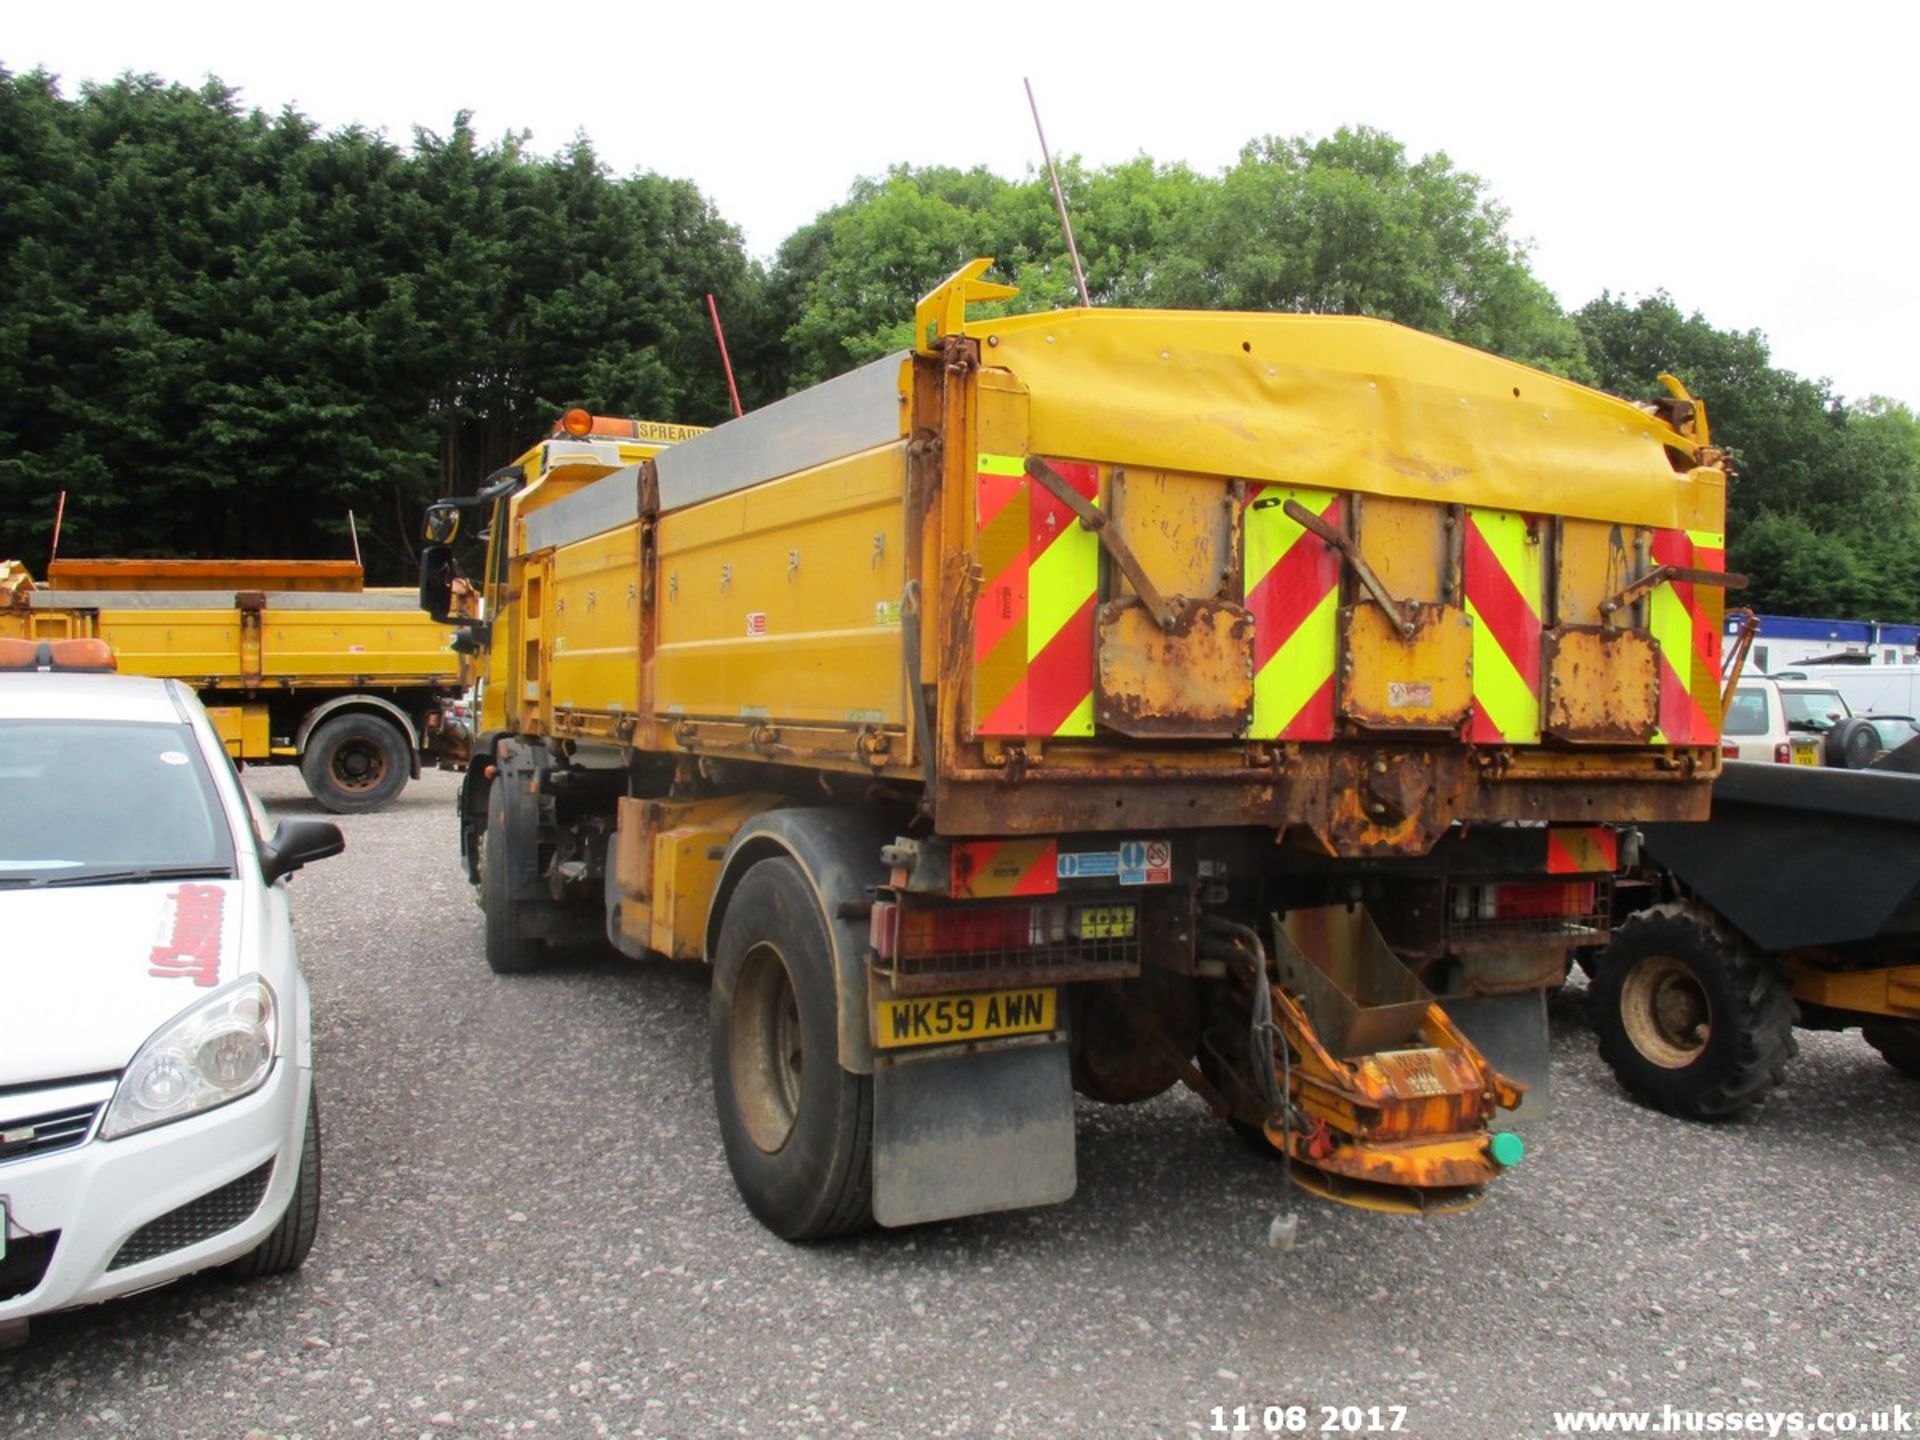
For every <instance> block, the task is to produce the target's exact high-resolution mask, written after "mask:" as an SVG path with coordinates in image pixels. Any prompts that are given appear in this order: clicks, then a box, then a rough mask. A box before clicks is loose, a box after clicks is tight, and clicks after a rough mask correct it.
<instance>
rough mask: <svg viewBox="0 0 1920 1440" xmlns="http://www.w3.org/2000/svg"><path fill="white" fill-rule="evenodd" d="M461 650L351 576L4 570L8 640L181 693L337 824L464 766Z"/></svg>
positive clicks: (328, 569) (239, 754)
mask: <svg viewBox="0 0 1920 1440" xmlns="http://www.w3.org/2000/svg"><path fill="white" fill-rule="evenodd" d="M454 634H455V632H454V630H453V628H452V627H451V625H450V624H449V623H448V622H447V621H436V620H434V619H432V618H431V617H429V616H428V615H427V614H426V613H425V612H424V611H422V610H421V609H420V605H419V599H418V597H417V596H416V595H415V594H414V592H412V591H410V590H367V589H364V588H362V571H361V567H360V565H359V564H358V563H357V562H355V561H351V560H56V561H54V562H53V563H52V564H51V565H49V566H48V568H47V584H46V585H45V586H36V585H34V583H33V581H32V580H31V578H29V577H28V576H27V574H26V572H25V571H24V570H23V569H21V568H20V567H19V566H18V565H15V564H11V563H7V564H0V635H6V636H12V637H14V638H16V639H35V640H61V639H67V638H72V637H95V638H98V639H102V640H105V641H106V642H107V643H108V644H109V645H110V646H112V647H113V651H114V656H115V660H116V663H117V664H118V666H119V668H120V670H121V672H122V673H124V674H132V675H159V676H165V677H169V678H173V679H179V680H184V681H185V682H186V683H188V684H189V685H192V686H193V687H194V688H195V689H197V690H198V691H199V693H200V698H201V699H202V700H203V701H204V702H205V703H206V706H207V712H208V714H210V715H211V716H212V717H213V722H214V724H215V725H216V726H217V727H218V728H219V731H220V735H221V738H222V739H223V740H225V741H226V745H227V750H228V752H229V753H230V754H232V755H233V757H234V758H235V759H237V760H242V761H246V762H247V763H249V764H264V763H280V762H285V763H297V764H298V765H299V766H300V770H301V774H302V775H303V776H304V778H305V779H306V782H307V788H308V789H309V790H311V791H312V792H313V796H314V798H315V799H316V800H318V801H319V802H320V803H321V804H322V805H324V806H326V807H327V808H328V809H329V810H334V811H341V812H352V811H362V810H374V809H378V808H379V807H380V806H382V805H384V804H386V803H387V802H388V801H390V800H392V799H393V798H394V797H395V796H396V795H398V794H399V793H400V792H401V790H402V789H404V788H405V787H406V783H407V780H408V778H409V777H411V776H415V775H418V774H419V773H420V756H421V754H422V753H427V754H431V755H439V754H441V753H443V752H451V754H452V755H453V756H455V757H456V758H463V757H464V754H465V743H466V733H465V729H464V727H463V726H462V725H461V724H459V723H458V722H456V721H454V720H453V719H451V718H450V717H449V716H448V715H447V713H446V711H445V708H444V706H445V702H447V701H449V700H452V699H454V698H456V697H458V696H459V695H460V694H461V692H462V691H463V690H464V689H465V688H466V685H467V683H468V682H467V680H466V678H465V677H464V674H463V670H462V665H463V661H462V657H461V656H459V655H457V654H455V653H454V651H453V650H451V649H450V648H449V643H450V641H451V640H452V639H453V638H454Z"/></svg>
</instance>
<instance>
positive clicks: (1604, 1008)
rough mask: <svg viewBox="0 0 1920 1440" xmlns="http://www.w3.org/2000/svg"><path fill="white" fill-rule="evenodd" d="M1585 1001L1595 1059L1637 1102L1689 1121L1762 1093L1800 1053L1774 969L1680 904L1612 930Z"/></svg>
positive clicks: (1731, 1111)
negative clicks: (1589, 1012)
mask: <svg viewBox="0 0 1920 1440" xmlns="http://www.w3.org/2000/svg"><path fill="white" fill-rule="evenodd" d="M1598 969H1599V974H1598V977H1597V978H1596V979H1595V981H1594V985H1593V996H1592V1000H1591V1002H1590V1003H1591V1006H1592V1019H1593V1028H1594V1030H1595V1031H1596V1032H1597V1033H1598V1035H1599V1037H1600V1058H1601V1059H1603V1060H1605V1061H1606V1062H1607V1064H1608V1065H1609V1066H1611V1067H1612V1069H1613V1073H1614V1077H1615V1078H1616V1079H1618V1080H1619V1082H1620V1083H1621V1085H1622V1086H1624V1087H1625V1088H1626V1089H1627V1091H1628V1092H1629V1093H1631V1094H1632V1095H1634V1096H1635V1097H1636V1098H1637V1099H1639V1100H1641V1101H1643V1102H1645V1103H1646V1104H1648V1105H1652V1106H1653V1107H1654V1108H1656V1109H1659V1110H1664V1111H1666V1112H1667V1113H1668V1114H1670V1115H1678V1116H1681V1117H1683V1118H1685V1119H1689V1120H1717V1119H1721V1118H1724V1117H1726V1116H1730V1115H1736V1114H1738V1113H1739V1112H1740V1111H1742V1110H1745V1109H1747V1108H1748V1107H1749V1106H1751V1105H1754V1104H1757V1103H1758V1102H1759V1101H1761V1100H1762V1099H1764V1098H1765V1097H1766V1094H1767V1092H1768V1091H1770V1090H1772V1089H1773V1087H1774V1086H1776V1085H1778V1084H1779V1083H1780V1082H1781V1080H1782V1079H1783V1078H1784V1076H1785V1071H1786V1064H1787V1061H1788V1060H1790V1059H1791V1058H1792V1057H1793V1056H1794V1055H1796V1054H1798V1053H1799V1047H1798V1046H1797V1045H1796V1044H1795V1042H1794V1038H1793V1025H1794V1020H1795V1018H1796V1015H1795V1010H1794V1005H1793V999H1792V997H1791V996H1790V995H1789V994H1788V993H1787V987H1786V985H1785V983H1784V982H1783V981H1782V980H1781V978H1780V974H1779V971H1778V970H1777V969H1776V968H1775V966H1774V965H1773V963H1772V962H1771V961H1770V960H1769V959H1767V958H1766V957H1765V956H1763V955H1758V954H1755V953H1754V952H1753V951H1752V950H1750V949H1749V948H1748V947H1747V946H1745V945H1744V944H1742V943H1740V942H1739V941H1738V940H1736V939H1735V938H1733V937H1732V936H1729V935H1726V934H1723V933H1722V932H1721V931H1720V930H1719V929H1718V928H1716V927H1715V926H1714V925H1713V924H1712V923H1711V922H1710V921H1708V920H1707V919H1706V917H1704V916H1703V915H1701V914H1699V913H1698V912H1697V911H1694V910H1692V909H1690V908H1689V907H1688V906H1686V905H1681V904H1669V905H1656V906H1655V907H1654V908H1652V909H1651V910H1643V911H1642V912H1641V913H1640V914H1638V915H1635V916H1634V917H1633V918H1632V919H1630V920H1628V921H1627V922H1626V924H1624V925H1622V926H1621V927H1620V928H1619V929H1618V930H1617V931H1615V932H1614V937H1613V943H1612V944H1611V945H1609V946H1608V947H1607V948H1606V950H1605V951H1603V952H1602V953H1601V955H1600V958H1599V966H1598Z"/></svg>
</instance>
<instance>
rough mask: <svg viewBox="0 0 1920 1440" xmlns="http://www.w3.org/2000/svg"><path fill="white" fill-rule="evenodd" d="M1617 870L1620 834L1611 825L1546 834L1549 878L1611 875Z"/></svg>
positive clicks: (1551, 830)
mask: <svg viewBox="0 0 1920 1440" xmlns="http://www.w3.org/2000/svg"><path fill="white" fill-rule="evenodd" d="M1619 868H1620V834H1619V832H1618V831H1617V830H1615V829H1613V827H1612V826H1610V825H1582V826H1578V827H1573V828H1566V829H1559V828H1555V829H1550V830H1548V831H1547V873H1548V874H1549V875H1600V874H1606V875H1610V874H1612V873H1613V872H1614V871H1615V870H1618V869H1619Z"/></svg>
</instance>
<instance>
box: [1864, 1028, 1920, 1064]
mask: <svg viewBox="0 0 1920 1440" xmlns="http://www.w3.org/2000/svg"><path fill="white" fill-rule="evenodd" d="M1860 1033H1861V1034H1862V1035H1864V1036H1865V1037H1866V1040H1867V1044H1869V1045H1871V1046H1872V1047H1873V1048H1874V1049H1876V1050H1878V1051H1879V1052H1880V1058H1881V1059H1882V1060H1884V1061H1886V1062H1887V1064H1889V1065H1891V1066H1893V1068H1894V1069H1896V1070H1898V1071H1899V1072H1900V1073H1901V1074H1902V1075H1911V1076H1912V1077H1913V1078H1914V1079H1916V1080H1920V1021H1916V1020H1896V1019H1894V1018H1893V1017H1892V1016H1875V1017H1874V1018H1873V1019H1871V1020H1868V1021H1867V1022H1866V1023H1864V1024H1863V1025H1861V1027H1860Z"/></svg>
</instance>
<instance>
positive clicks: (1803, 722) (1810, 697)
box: [1780, 690, 1847, 730]
mask: <svg viewBox="0 0 1920 1440" xmlns="http://www.w3.org/2000/svg"><path fill="white" fill-rule="evenodd" d="M1780 703H1781V704H1783V705H1785V706H1786V707H1787V724H1788V725H1789V726H1795V725H1798V726H1802V727H1804V728H1807V729H1812V730H1831V729H1832V728H1833V725H1834V720H1833V717H1834V716H1835V715H1838V716H1840V717H1841V718H1842V719H1845V718H1846V715H1847V702H1846V701H1844V700H1842V699H1841V698H1840V692H1839V691H1838V690H1782V691H1781V692H1780Z"/></svg>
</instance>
